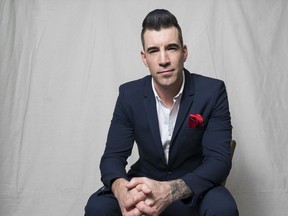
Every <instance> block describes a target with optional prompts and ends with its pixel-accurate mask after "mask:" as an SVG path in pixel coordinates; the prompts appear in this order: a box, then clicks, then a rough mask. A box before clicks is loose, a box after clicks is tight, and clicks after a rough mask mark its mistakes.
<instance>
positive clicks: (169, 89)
mask: <svg viewBox="0 0 288 216" xmlns="http://www.w3.org/2000/svg"><path fill="white" fill-rule="evenodd" d="M182 82H183V79H182V80H181V82H179V83H177V84H175V85H173V86H159V85H155V90H156V92H157V94H158V96H159V97H160V98H161V100H162V101H163V102H164V103H165V105H166V106H167V107H169V108H172V107H173V104H174V101H173V99H174V97H175V96H176V95H177V94H178V92H179V91H180V89H181V85H182Z"/></svg>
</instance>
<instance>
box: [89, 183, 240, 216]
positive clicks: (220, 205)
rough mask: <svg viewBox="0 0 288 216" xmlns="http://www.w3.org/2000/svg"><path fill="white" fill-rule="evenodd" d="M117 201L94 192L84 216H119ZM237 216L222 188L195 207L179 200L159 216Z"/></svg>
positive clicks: (234, 206) (209, 193)
mask: <svg viewBox="0 0 288 216" xmlns="http://www.w3.org/2000/svg"><path fill="white" fill-rule="evenodd" d="M121 215H122V214H121V210H120V207H119V204H118V201H117V199H116V198H115V197H114V195H113V194H112V193H111V194H101V193H99V192H96V193H94V194H92V195H91V196H90V198H89V199H88V202H87V204H86V206H85V216H121ZM178 215H181V216H238V215H239V212H238V208H237V205H236V202H235V200H234V198H233V197H232V195H231V194H230V192H229V191H228V190H227V189H226V188H225V187H224V186H217V187H215V188H213V189H211V190H209V191H208V192H207V193H206V194H205V195H204V197H203V198H201V199H200V200H199V201H198V202H197V203H196V205H195V206H193V207H192V206H189V205H187V204H184V203H183V202H182V201H181V200H179V201H175V202H173V203H172V204H171V205H170V206H168V207H167V208H166V209H165V210H164V211H163V212H162V213H161V214H160V216H178Z"/></svg>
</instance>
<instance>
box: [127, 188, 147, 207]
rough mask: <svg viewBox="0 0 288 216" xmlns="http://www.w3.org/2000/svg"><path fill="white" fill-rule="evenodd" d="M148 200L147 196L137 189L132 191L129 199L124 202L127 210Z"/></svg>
mask: <svg viewBox="0 0 288 216" xmlns="http://www.w3.org/2000/svg"><path fill="white" fill-rule="evenodd" d="M145 199H146V195H145V194H144V193H143V192H142V191H140V192H139V191H137V190H136V189H132V190H131V191H129V194H128V196H127V199H126V200H125V202H124V205H125V208H131V207H133V206H135V205H136V204H137V203H138V202H140V201H144V200H145Z"/></svg>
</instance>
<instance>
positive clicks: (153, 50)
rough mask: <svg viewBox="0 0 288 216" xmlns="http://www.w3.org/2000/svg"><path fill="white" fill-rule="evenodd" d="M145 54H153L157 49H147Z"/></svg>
mask: <svg viewBox="0 0 288 216" xmlns="http://www.w3.org/2000/svg"><path fill="white" fill-rule="evenodd" d="M147 52H148V53H149V54H153V53H156V52H158V49H156V48H151V49H148V50H147Z"/></svg>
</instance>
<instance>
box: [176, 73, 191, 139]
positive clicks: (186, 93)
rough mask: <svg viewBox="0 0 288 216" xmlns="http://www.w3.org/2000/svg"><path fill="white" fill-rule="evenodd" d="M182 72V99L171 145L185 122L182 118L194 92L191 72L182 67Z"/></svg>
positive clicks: (186, 113) (184, 116)
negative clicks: (183, 80) (183, 74)
mask: <svg viewBox="0 0 288 216" xmlns="http://www.w3.org/2000/svg"><path fill="white" fill-rule="evenodd" d="M184 72H185V86H184V90H183V94H182V99H181V102H180V107H179V112H178V116H177V120H176V123H175V127H174V131H173V135H172V140H171V145H172V144H173V141H174V139H175V138H176V136H177V134H178V132H179V130H180V128H181V126H182V125H183V124H184V123H185V122H184V120H185V119H186V117H187V115H188V113H189V110H190V107H191V105H192V103H193V94H194V84H193V79H192V76H191V74H190V73H189V72H188V71H187V70H186V69H184ZM187 124H188V123H187Z"/></svg>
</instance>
